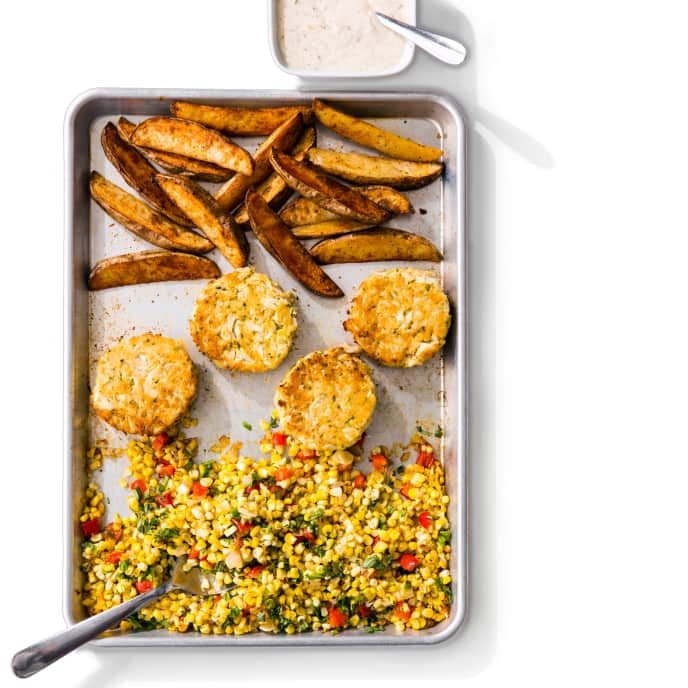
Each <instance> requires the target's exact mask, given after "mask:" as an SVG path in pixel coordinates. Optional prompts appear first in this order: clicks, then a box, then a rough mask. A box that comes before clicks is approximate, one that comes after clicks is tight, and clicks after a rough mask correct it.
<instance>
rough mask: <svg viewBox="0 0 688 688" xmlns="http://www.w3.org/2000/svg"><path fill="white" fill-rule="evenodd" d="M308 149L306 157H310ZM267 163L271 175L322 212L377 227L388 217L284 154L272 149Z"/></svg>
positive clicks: (366, 200) (352, 191)
mask: <svg viewBox="0 0 688 688" xmlns="http://www.w3.org/2000/svg"><path fill="white" fill-rule="evenodd" d="M312 150H313V149H311V150H310V151H309V152H308V154H307V155H310V153H311V152H312ZM270 162H271V163H272V166H273V167H274V168H275V172H277V174H279V175H280V177H282V179H284V181H285V182H287V186H290V187H291V188H292V189H294V191H298V192H299V193H300V194H301V195H302V196H305V197H306V198H310V199H311V200H313V201H315V202H316V203H317V204H318V205H319V206H321V207H322V208H325V209H326V210H330V211H332V212H333V213H337V215H341V216H343V217H348V218H351V219H352V220H358V221H359V222H368V223H372V224H380V223H381V222H384V221H385V220H386V219H387V218H388V217H389V212H388V211H386V210H385V209H384V208H381V207H380V206H379V205H377V204H376V203H373V201H371V200H370V199H369V198H366V197H365V196H363V195H361V194H360V193H358V191H356V190H354V189H350V188H349V187H348V186H345V185H344V184H342V183H340V182H338V181H337V180H335V179H330V178H329V177H326V176H325V175H324V174H322V173H321V172H319V171H318V170H317V169H315V168H313V167H311V166H310V165H308V164H306V163H303V162H299V161H298V160H295V159H294V158H292V157H291V156H289V155H287V154H286V153H280V151H278V150H275V149H274V148H273V149H272V150H271V151H270Z"/></svg>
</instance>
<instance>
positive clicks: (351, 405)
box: [275, 346, 376, 451]
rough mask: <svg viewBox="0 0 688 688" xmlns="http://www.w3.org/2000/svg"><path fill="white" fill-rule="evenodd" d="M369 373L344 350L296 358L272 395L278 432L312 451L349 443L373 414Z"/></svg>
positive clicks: (356, 357)
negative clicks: (276, 414) (278, 425)
mask: <svg viewBox="0 0 688 688" xmlns="http://www.w3.org/2000/svg"><path fill="white" fill-rule="evenodd" d="M375 402H376V397H375V384H374V383H373V378H372V376H371V370H370V368H369V367H368V366H367V365H366V364H365V363H364V362H363V361H362V360H361V359H360V357H359V356H358V355H357V354H355V353H352V352H351V350H350V349H347V348H346V347H342V346H339V347H335V348H333V349H328V350H327V351H313V352H312V353H310V354H308V355H307V356H304V357H303V358H300V359H299V360H298V361H297V362H296V363H295V364H294V366H293V367H292V368H291V370H290V371H289V372H288V373H287V374H286V375H285V377H284V379H283V380H282V382H281V383H280V385H279V387H278V388H277V391H276V392H275V407H276V409H277V413H278V416H279V420H280V423H281V428H282V431H283V432H285V433H286V434H287V435H290V436H291V437H292V438H293V439H295V440H296V441H297V442H298V443H299V444H301V445H302V446H303V447H305V448H308V449H315V450H317V451H333V450H337V449H345V448H346V447H350V446H352V445H353V444H355V443H356V442H357V441H358V439H359V438H360V437H361V435H362V434H363V431H364V430H365V429H366V428H367V427H368V424H369V423H370V421H371V419H372V417H373V411H374V410H375Z"/></svg>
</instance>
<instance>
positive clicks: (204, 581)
mask: <svg viewBox="0 0 688 688" xmlns="http://www.w3.org/2000/svg"><path fill="white" fill-rule="evenodd" d="M185 561H186V559H177V562H176V564H175V566H174V570H173V571H172V575H171V576H170V578H168V579H167V580H166V581H165V582H164V583H162V584H160V585H159V586H158V587H157V588H153V589H152V590H148V591H146V592H144V593H141V594H140V595H137V596H136V597H133V598H132V599H130V600H127V601H126V602H123V603H122V604H118V605H117V606H116V607H112V609H108V610H106V611H104V612H101V613H100V614H96V615H95V616H91V617H89V618H88V619H85V620H84V621H80V622H79V623H78V624H75V625H74V626H71V627H70V628H68V629H67V630H66V631H62V632H60V633H56V634H55V635H52V636H50V637H49V638H46V639H45V640H41V641H40V642H39V643H35V644H34V645H30V646H29V647H26V648H24V649H23V650H20V651H19V652H17V654H16V655H14V657H12V671H14V673H15V674H16V675H17V676H19V678H27V677H28V676H33V675H34V674H35V673H37V672H39V671H41V669H45V667H47V666H49V665H50V664H52V663H53V662H55V661H57V660H58V659H60V658H61V657H64V656H65V655H66V654H68V653H70V652H71V651H72V650H76V648H77V647H80V646H81V645H83V644H84V643H87V642H88V641H89V640H93V638H95V637H96V636H97V635H99V634H101V633H103V632H104V631H107V630H108V629H109V628H112V626H114V625H115V624H116V623H118V622H119V621H122V619H126V618H127V617H128V616H131V615H132V614H134V613H136V612H137V611H138V610H139V609H141V608H143V607H145V606H146V605H148V604H150V603H151V602H153V601H154V600H157V599H158V597H162V595H164V594H165V593H167V592H170V590H183V591H184V592H188V593H191V594H192V595H219V594H220V593H223V592H226V591H227V590H231V588H233V587H234V585H230V586H225V587H220V586H218V584H217V580H216V579H215V576H213V575H212V574H210V573H205V572H204V571H201V569H200V568H198V567H194V568H192V569H191V570H190V571H184V570H183V565H184V563H185Z"/></svg>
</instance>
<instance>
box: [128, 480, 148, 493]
mask: <svg viewBox="0 0 688 688" xmlns="http://www.w3.org/2000/svg"><path fill="white" fill-rule="evenodd" d="M129 487H130V488H131V489H132V490H135V489H136V488H137V487H138V488H139V490H141V494H143V493H144V492H145V491H146V490H147V489H148V486H147V485H146V483H145V482H144V481H143V480H141V479H140V478H139V479H138V480H134V481H133V482H132V483H131V485H129Z"/></svg>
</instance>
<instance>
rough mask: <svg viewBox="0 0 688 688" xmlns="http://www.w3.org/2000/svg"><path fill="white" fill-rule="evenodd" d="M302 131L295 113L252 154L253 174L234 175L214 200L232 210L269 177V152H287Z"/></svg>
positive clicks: (301, 123) (297, 113) (301, 125)
mask: <svg viewBox="0 0 688 688" xmlns="http://www.w3.org/2000/svg"><path fill="white" fill-rule="evenodd" d="M302 129H303V118H302V117H301V113H300V112H295V113H294V114H293V115H292V116H291V117H290V118H289V119H288V120H286V121H285V122H283V123H282V124H280V125H279V127H277V129H275V131H273V132H272V134H270V136H268V137H267V138H266V139H265V140H264V141H263V142H262V143H261V144H260V146H258V149H257V150H256V152H255V153H254V154H253V162H254V167H253V174H235V175H234V176H233V177H232V178H231V179H230V180H229V181H228V182H227V183H226V184H224V185H223V186H222V187H220V189H219V190H218V191H217V193H216V194H215V200H216V201H217V202H218V203H219V204H220V205H221V206H222V207H223V208H225V209H226V210H234V208H236V206H237V205H239V203H241V202H242V201H243V200H244V197H245V196H246V192H247V191H248V190H249V189H250V188H251V187H255V186H256V185H258V184H260V183H261V182H262V181H264V180H265V178H266V177H268V176H269V175H270V173H271V172H272V171H273V170H272V165H271V164H270V150H271V149H272V148H273V147H274V148H276V149H277V150H280V151H288V150H289V149H290V148H291V147H292V146H293V145H294V144H295V143H296V140H297V139H298V137H299V134H300V133H301V130H302Z"/></svg>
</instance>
